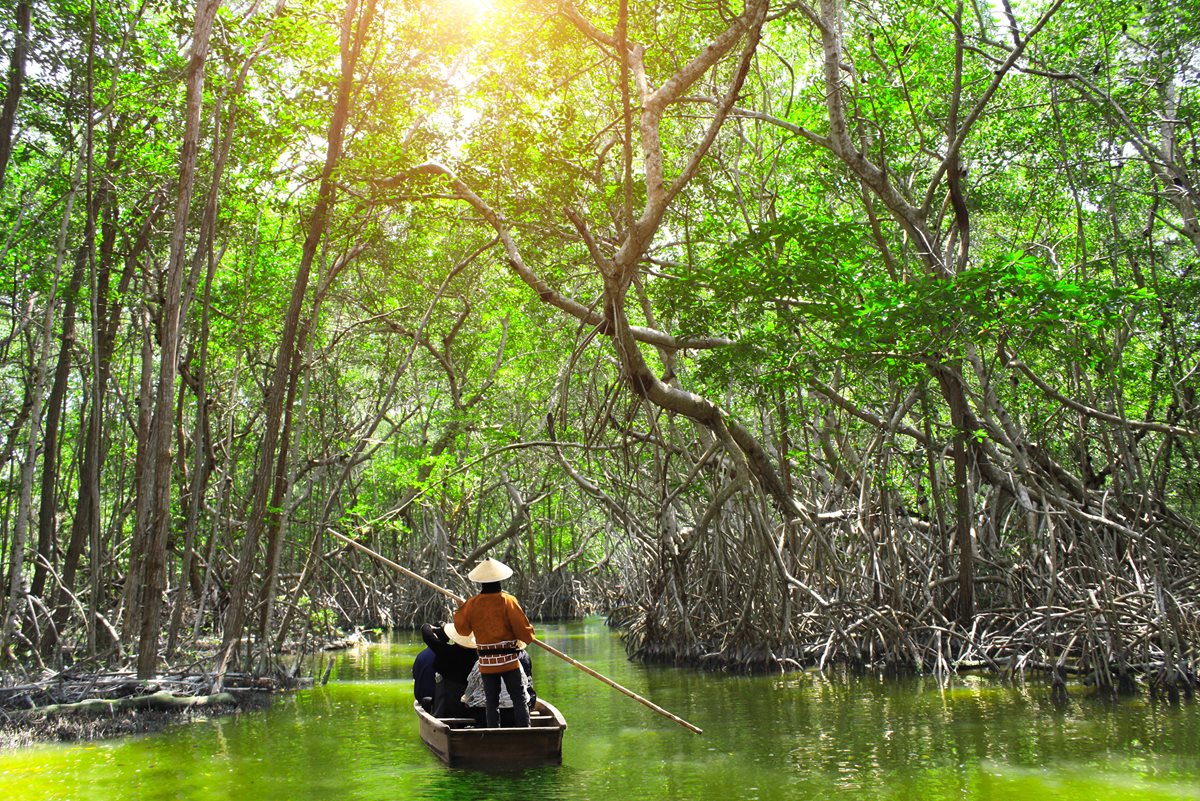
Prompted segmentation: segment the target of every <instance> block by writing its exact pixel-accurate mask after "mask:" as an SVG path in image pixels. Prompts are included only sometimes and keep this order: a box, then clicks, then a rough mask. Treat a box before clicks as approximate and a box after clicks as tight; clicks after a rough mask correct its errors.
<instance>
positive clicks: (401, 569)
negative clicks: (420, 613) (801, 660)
mask: <svg viewBox="0 0 1200 801" xmlns="http://www.w3.org/2000/svg"><path fill="white" fill-rule="evenodd" d="M325 530H326V531H328V532H329V533H330V534H332V535H333V536H335V537H337V538H338V539H339V540H341V541H342V542H345V543H347V544H348V545H353V546H354V547H355V548H357V549H358V550H360V551H362V552H363V553H365V554H367V555H368V556H371V557H374V558H375V559H378V560H379V561H380V562H383V563H384V564H385V565H387V566H388V567H390V568H392V569H393V570H395V571H397V572H399V573H403V574H404V575H406V576H408V577H409V578H410V579H413V580H414V581H419V582H420V583H422V584H424V585H425V586H426V587H428V588H429V589H431V590H435V591H437V592H440V593H441V594H442V595H445V596H446V597H447V598H449V599H450V600H452V601H454V602H455V603H459V604H461V603H465V602H466V599H465V598H463V597H462V596H460V595H455V594H454V593H452V592H450V590H448V589H446V588H445V587H439V586H438V585H437V584H434V583H433V582H432V581H430V580H429V579H427V578H425V577H424V576H422V575H421V574H420V573H414V572H413V571H411V570H409V569H408V568H407V567H404V566H403V565H398V564H396V563H395V562H393V561H392V560H391V559H388V558H387V557H386V556H384V555H383V554H380V553H377V552H376V551H373V550H371V549H370V548H368V547H367V546H365V545H363V544H362V543H361V542H356V541H354V540H352V539H350V538H349V537H347V536H345V535H344V534H340V533H338V532H336V531H334V530H333V529H331V528H327V529H325ZM533 644H534V645H537V646H539V647H541V648H542V649H543V650H546V651H549V652H550V653H552V654H554V655H555V656H557V657H558V658H559V659H561V660H563V661H564V662H567V663H569V664H571V665H574V666H575V667H577V668H579V669H580V670H582V671H583V672H584V673H586V674H588V675H589V676H591V677H592V678H594V679H599V680H600V681H602V682H604V683H605V684H607V685H608V686H609V687H612V688H613V689H614V690H617V691H618V692H621V693H624V694H625V695H628V696H629V697H630V698H632V699H633V700H635V701H637V702H638V703H639V704H642V705H643V706H646V707H649V708H650V709H653V710H654V711H655V712H657V713H658V714H660V715H662V716H663V717H664V718H669V719H670V720H673V721H675V722H676V723H678V724H679V725H680V726H683V727H684V728H685V729H689V730H691V731H694V732H695V733H696V734H703V733H704V730H703V729H701V728H700V727H699V726H694V725H692V724H691V723H688V722H687V721H686V720H684V719H683V718H681V717H679V716H678V715H675V714H672V713H671V712H668V711H667V710H665V709H663V708H662V707H661V706H659V705H658V704H656V703H654V702H653V701H650V700H648V699H646V698H643V697H642V696H640V695H638V694H637V693H635V692H634V691H633V690H630V689H628V688H626V687H622V686H621V685H620V684H617V683H616V682H615V681H613V680H612V679H610V678H608V677H607V676H605V675H603V674H602V673H599V672H597V671H595V670H593V669H592V668H590V667H588V666H587V665H585V664H583V663H582V662H580V661H579V660H577V659H572V658H571V657H569V656H567V655H566V654H564V653H563V652H562V651H560V650H558V649H557V648H555V647H553V646H550V645H547V644H546V643H544V642H542V641H541V640H536V639H535V640H534V641H533Z"/></svg>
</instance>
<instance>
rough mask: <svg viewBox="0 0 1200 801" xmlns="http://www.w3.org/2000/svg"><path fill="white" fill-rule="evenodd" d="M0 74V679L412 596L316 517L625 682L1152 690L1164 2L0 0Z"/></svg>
mask: <svg viewBox="0 0 1200 801" xmlns="http://www.w3.org/2000/svg"><path fill="white" fill-rule="evenodd" d="M0 68H2V73H0V286H2V289H0V578H2V581H3V584H2V586H3V592H2V600H0V649H2V653H0V661H2V662H3V665H2V669H3V671H4V672H5V673H6V674H7V675H8V676H9V677H10V679H9V680H13V681H18V682H19V681H28V680H32V678H38V677H44V676H46V675H55V674H61V673H62V672H63V671H67V670H75V671H90V672H92V673H98V672H102V671H106V670H109V671H111V670H124V671H130V672H136V677H137V678H139V679H148V678H151V677H154V676H161V675H165V674H168V673H170V672H172V671H176V672H179V671H189V670H190V671H193V672H195V671H197V670H199V671H203V672H204V673H205V674H206V675H211V676H215V677H216V681H215V683H214V684H213V685H212V686H211V687H208V688H206V689H205V691H209V690H212V691H215V690H217V689H220V687H221V685H222V680H223V678H224V677H226V676H235V677H247V676H249V677H253V676H264V675H269V674H273V673H275V672H278V671H286V670H294V659H295V657H294V656H293V655H295V654H297V653H304V652H311V651H312V650H313V649H316V648H319V647H320V645H321V644H323V643H325V642H327V641H328V640H330V639H333V638H336V637H338V636H340V635H341V634H343V633H345V632H347V631H353V630H354V629H355V628H356V627H357V628H379V629H394V630H403V629H412V628H413V627H414V626H419V625H420V624H422V623H426V622H430V621H434V622H437V621H443V620H446V619H448V618H447V614H448V609H449V607H448V605H447V602H446V600H445V599H444V598H443V597H442V596H440V595H439V594H437V593H436V592H434V591H432V590H430V589H428V588H427V587H424V586H422V585H421V584H419V583H417V582H413V581H409V580H406V579H405V578H404V577H403V576H400V575H398V574H396V573H395V572H394V571H391V570H389V569H388V568H387V567H386V566H384V565H381V564H380V563H378V562H377V561H375V560H372V559H371V558H369V557H368V556H366V555H364V554H363V553H361V552H360V551H358V550H356V549H354V548H351V547H349V546H348V545H347V544H346V543H345V542H343V541H342V540H341V539H339V537H337V536H335V535H342V536H345V537H349V538H351V539H353V540H355V541H356V542H359V543H362V544H363V545H366V546H367V547H369V548H371V549H373V550H375V551H377V552H379V553H381V554H383V555H385V556H387V557H388V558H389V559H391V560H394V561H395V562H397V563H398V564H401V565H404V566H406V567H407V568H410V569H412V570H414V571H417V572H419V573H421V574H422V575H424V576H427V577H429V578H430V579H431V580H432V581H434V582H436V583H437V584H439V585H441V586H444V587H448V588H450V589H451V590H452V591H454V592H458V593H460V594H464V595H469V594H471V593H473V592H474V590H473V589H472V585H471V584H470V582H468V581H467V580H466V574H467V572H468V571H469V570H470V569H471V568H472V567H473V566H474V565H476V564H477V563H478V562H479V561H480V560H481V559H482V558H484V557H485V556H493V557H495V558H497V559H500V560H502V561H503V562H504V563H505V564H507V565H510V566H511V567H512V568H513V569H514V570H515V575H514V576H513V578H512V580H511V581H510V582H508V583H507V585H506V588H507V589H510V590H511V591H512V592H513V593H514V594H515V595H516V596H517V597H518V598H520V601H521V605H522V606H523V608H524V609H525V611H526V612H527V613H528V614H529V616H530V618H531V619H534V620H535V621H571V620H578V619H580V618H583V617H585V616H589V615H593V616H594V615H602V616H604V618H605V619H606V620H607V621H608V623H609V625H611V626H613V627H615V628H616V629H617V630H619V631H620V636H621V638H622V643H623V647H624V649H625V651H626V653H627V654H628V656H629V657H631V658H632V659H634V660H635V661H637V662H641V663H644V664H648V665H661V664H668V665H677V666H686V667H687V668H689V669H693V668H694V669H707V670H717V671H740V672H763V671H774V672H780V671H784V672H786V671H791V670H795V669H808V668H814V669H816V670H818V671H819V670H827V669H831V668H834V667H838V668H839V669H840V668H843V667H847V666H848V667H850V668H853V669H856V670H867V671H879V672H882V673H886V674H888V675H898V676H907V675H909V674H936V675H939V676H950V675H953V674H956V673H961V672H964V671H984V672H987V673H993V674H997V675H1002V676H1013V675H1025V674H1034V673H1036V674H1038V675H1041V676H1045V677H1048V678H1049V680H1050V681H1051V682H1052V684H1053V687H1054V688H1055V692H1059V693H1063V694H1064V695H1065V690H1064V689H1063V688H1064V687H1065V686H1066V685H1068V684H1072V683H1075V682H1083V683H1087V684H1090V685H1094V687H1095V688H1097V690H1098V691H1099V692H1101V693H1104V694H1111V695H1115V694H1120V693H1124V692H1129V691H1137V692H1144V693H1147V694H1149V695H1153V696H1159V697H1170V698H1177V697H1180V696H1190V695H1192V693H1193V692H1194V691H1195V689H1196V688H1197V686H1198V681H1200V676H1198V674H1200V397H1198V392H1197V390H1198V388H1200V220H1198V219H1197V213H1198V209H1200V114H1198V113H1197V112H1198V110H1200V109H1198V104H1200V2H1196V0H1181V1H1170V0H1141V1H1140V2H1132V0H1120V1H1119V2H1109V3H1095V2H1091V1H1090V0H807V1H806V0H796V1H795V2H789V1H788V0H681V1H679V2H670V1H668V0H649V2H630V1H629V0H403V2H401V1H400V0H171V1H170V2H168V1H167V0H132V2H109V0H6V2H3V3H0ZM564 625H565V624H564ZM597 636H598V635H597ZM289 660H292V661H289ZM243 680H251V681H252V680H253V679H252V678H251V679H244V678H243ZM409 703H411V699H409Z"/></svg>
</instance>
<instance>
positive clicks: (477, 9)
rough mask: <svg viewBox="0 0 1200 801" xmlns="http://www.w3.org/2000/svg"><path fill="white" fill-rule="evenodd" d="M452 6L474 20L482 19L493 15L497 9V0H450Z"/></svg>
mask: <svg viewBox="0 0 1200 801" xmlns="http://www.w3.org/2000/svg"><path fill="white" fill-rule="evenodd" d="M448 1H449V3H450V5H451V6H453V7H454V8H455V9H457V10H458V11H459V12H460V13H462V14H465V15H466V16H468V17H471V18H472V19H480V18H481V17H485V16H487V15H488V14H491V13H492V12H493V11H494V10H495V8H496V3H495V0H448Z"/></svg>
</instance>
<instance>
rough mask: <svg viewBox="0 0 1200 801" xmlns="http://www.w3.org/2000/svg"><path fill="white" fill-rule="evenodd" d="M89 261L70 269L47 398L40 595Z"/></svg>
mask: <svg viewBox="0 0 1200 801" xmlns="http://www.w3.org/2000/svg"><path fill="white" fill-rule="evenodd" d="M86 264H87V259H86V254H84V253H83V252H82V251H80V253H79V254H78V255H77V256H76V259H75V269H74V270H73V271H72V273H71V281H70V283H69V284H68V285H67V297H66V300H65V301H64V308H63V322H62V334H61V337H60V340H61V342H62V345H61V346H60V347H59V351H58V363H57V364H56V365H55V367H54V382H53V384H52V385H51V387H50V398H49V400H48V401H47V402H46V425H45V429H44V430H45V440H46V445H45V450H44V452H43V453H42V483H41V499H40V500H39V506H38V542H37V555H38V558H37V562H36V564H34V566H33V584H32V585H31V586H30V590H29V591H30V593H32V594H33V595H34V596H36V597H38V598H41V597H42V596H43V595H44V594H45V591H46V576H47V573H48V572H49V569H50V563H51V555H52V552H53V551H54V547H55V541H56V540H57V528H58V526H57V512H58V499H57V497H56V495H57V493H56V492H55V490H56V488H57V486H58V481H57V478H58V451H59V442H58V440H59V435H60V433H61V432H60V431H59V428H60V422H61V419H62V411H63V401H64V400H65V398H66V395H67V378H68V377H69V375H70V371H71V349H72V348H73V347H74V345H75V305H76V298H77V296H78V295H79V289H80V286H81V285H82V284H83V272H84V267H85V266H86Z"/></svg>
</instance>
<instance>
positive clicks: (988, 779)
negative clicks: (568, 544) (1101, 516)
mask: <svg viewBox="0 0 1200 801" xmlns="http://www.w3.org/2000/svg"><path fill="white" fill-rule="evenodd" d="M539 633H540V634H541V635H543V636H544V637H545V639H546V641H547V642H548V643H550V644H551V645H554V646H555V647H557V648H559V649H560V650H563V651H566V652H567V653H569V654H571V655H572V656H574V657H576V658H577V659H580V660H581V661H583V662H585V663H587V664H589V665H590V666H592V667H594V668H595V669H597V670H599V671H600V672H601V673H604V674H606V675H608V676H611V677H612V678H613V679H615V680H616V681H619V682H620V683H622V684H624V685H625V686H627V687H629V688H630V689H631V690H633V691H635V692H638V693H640V694H642V695H645V696H647V697H649V698H651V699H653V700H654V701H655V702H656V703H658V704H659V705H661V706H663V707H665V708H667V709H669V710H671V711H672V712H675V713H676V714H678V715H680V716H681V717H683V718H686V719H687V720H690V721H691V722H693V723H695V724H696V725H698V726H700V727H702V728H703V729H704V730H705V733H704V735H703V736H697V735H695V734H692V733H690V732H688V731H686V730H685V729H683V728H681V727H679V726H677V725H675V724H673V723H671V722H670V721H667V720H665V719H663V718H660V717H658V716H657V715H655V714H654V713H652V712H651V711H650V710H648V709H646V708H644V707H642V706H641V705H639V704H637V703H635V702H634V701H632V700H630V699H628V698H626V697H625V696H623V695H620V694H619V693H617V692H615V691H614V690H611V689H609V688H607V687H605V686H604V685H602V684H600V683H599V682H597V681H596V680H595V679H592V678H590V677H588V676H586V675H584V674H583V673H581V672H579V671H577V670H575V669H574V668H572V667H570V666H569V665H567V664H565V663H563V662H559V661H558V660H557V659H555V658H554V657H552V656H550V655H549V654H547V653H545V652H540V651H537V650H536V649H535V651H534V653H533V658H534V660H535V663H534V664H535V667H534V678H535V682H536V685H537V689H538V693H539V694H540V695H543V696H544V697H545V698H546V699H547V700H549V701H551V702H553V703H554V704H555V705H557V706H558V707H559V709H561V710H562V712H563V714H564V715H565V716H566V718H567V722H568V724H569V728H568V730H567V733H566V739H565V742H564V746H563V765H562V767H556V768H539V769H536V770H530V771H526V772H524V773H517V774H510V775H503V774H502V775H490V776H489V775H484V774H478V773H472V772H469V771H452V770H448V769H447V768H444V767H443V766H442V765H441V763H440V762H438V761H437V760H436V759H435V758H434V757H433V756H432V755H431V754H430V753H429V752H428V751H426V750H425V747H424V745H423V744H422V743H421V740H420V737H419V736H418V734H417V722H416V718H415V716H414V715H413V711H412V679H411V675H410V673H409V669H410V666H411V664H412V659H413V656H415V655H416V653H417V652H418V651H419V650H420V647H421V644H420V639H419V637H418V636H417V635H415V634H412V633H408V632H403V633H399V634H397V635H395V636H394V637H393V638H392V639H390V640H388V641H387V642H384V643H382V644H379V645H372V646H369V647H366V648H362V649H359V650H356V651H352V652H349V653H345V654H339V655H338V656H337V657H336V658H337V664H336V667H335V668H334V671H333V674H332V677H331V679H330V681H329V684H328V685H327V686H325V687H323V688H317V689H313V690H308V691H305V692H302V693H300V694H298V695H295V696H287V697H281V698H279V699H278V700H277V701H276V703H275V705H274V707H273V708H272V709H270V710H268V711H266V712H261V713H249V714H243V715H239V716H232V717H225V718H219V719H213V720H209V721H205V722H200V723H195V724H191V725H185V726H177V727H174V728H172V729H169V730H168V731H166V732H163V733H160V734H155V735H150V736H143V737H131V738H125V739H122V740H116V741H110V742H104V743H90V744H85V745H62V746H57V745H56V746H42V747H38V748H35V749H29V750H24V751H18V752H9V753H2V754H0V799H12V801H38V800H40V799H75V800H83V799H97V801H99V800H100V799H103V801H120V800H121V799H147V800H148V799H213V800H214V801H215V800H216V799H221V800H222V801H234V799H236V800H237V801H243V800H245V801H270V800H272V799H281V800H283V799H287V800H289V801H290V800H293V799H294V800H296V801H299V800H300V799H330V800H331V801H352V800H353V799H363V800H364V801H367V800H369V801H391V800H392V799H395V800H396V801H403V800H406V799H446V801H468V800H469V799H497V800H499V799H521V801H542V799H572V800H575V799H581V800H586V799H596V800H597V801H600V800H603V801H641V800H643V799H645V800H646V801H650V800H651V799H652V800H653V801H686V800H687V799H713V800H714V801H717V800H719V799H779V801H784V800H785V799H786V800H787V801H800V800H806V801H807V800H809V799H812V800H816V799H826V798H837V799H857V798H862V799H876V798H892V799H922V800H923V801H924V800H927V801H936V800H938V799H951V798H953V799H1013V800H1014V801H1016V800H1018V799H1020V800H1021V801H1024V800H1025V799H1087V801H1100V799H1122V801H1125V800H1126V799H1200V704H1194V703H1193V704H1184V705H1182V706H1178V707H1171V706H1167V705H1163V704H1150V703H1148V702H1147V701H1145V700H1140V699H1136V700H1132V701H1126V702H1122V703H1120V704H1116V705H1112V704H1106V703H1102V702H1098V701H1095V700H1092V699H1089V698H1087V697H1085V696H1083V695H1077V696H1076V697H1075V698H1074V699H1073V700H1072V702H1071V704H1070V705H1069V707H1068V708H1067V709H1065V710H1063V711H1058V710H1056V709H1054V708H1053V707H1052V706H1051V705H1050V704H1049V703H1048V701H1047V700H1046V699H1047V698H1048V692H1047V690H1046V688H1045V687H1042V686H1040V685H1032V686H1029V687H1026V688H1014V687H1008V686H1002V685H999V684H996V683H993V682H990V681H983V680H976V679H973V678H963V679H960V680H957V681H955V682H954V683H953V684H952V685H950V686H948V687H941V686H939V685H938V683H937V682H935V681H932V680H920V679H915V680H899V681H897V680H889V681H881V680H878V679H875V678H870V679H825V678H820V677H814V676H811V675H807V674H799V675H788V676H774V677H736V676H726V675H720V674H698V673H693V672H689V671H685V670H675V669H668V668H648V667H643V666H639V665H633V664H630V663H629V662H628V661H626V659H625V654H624V651H623V650H622V648H621V644H620V642H619V640H618V639H617V637H616V635H615V634H613V633H612V632H610V631H609V630H608V629H606V628H605V627H604V626H603V624H602V623H601V622H600V621H598V620H589V621H586V622H582V623H572V624H556V625H548V626H540V627H539Z"/></svg>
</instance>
